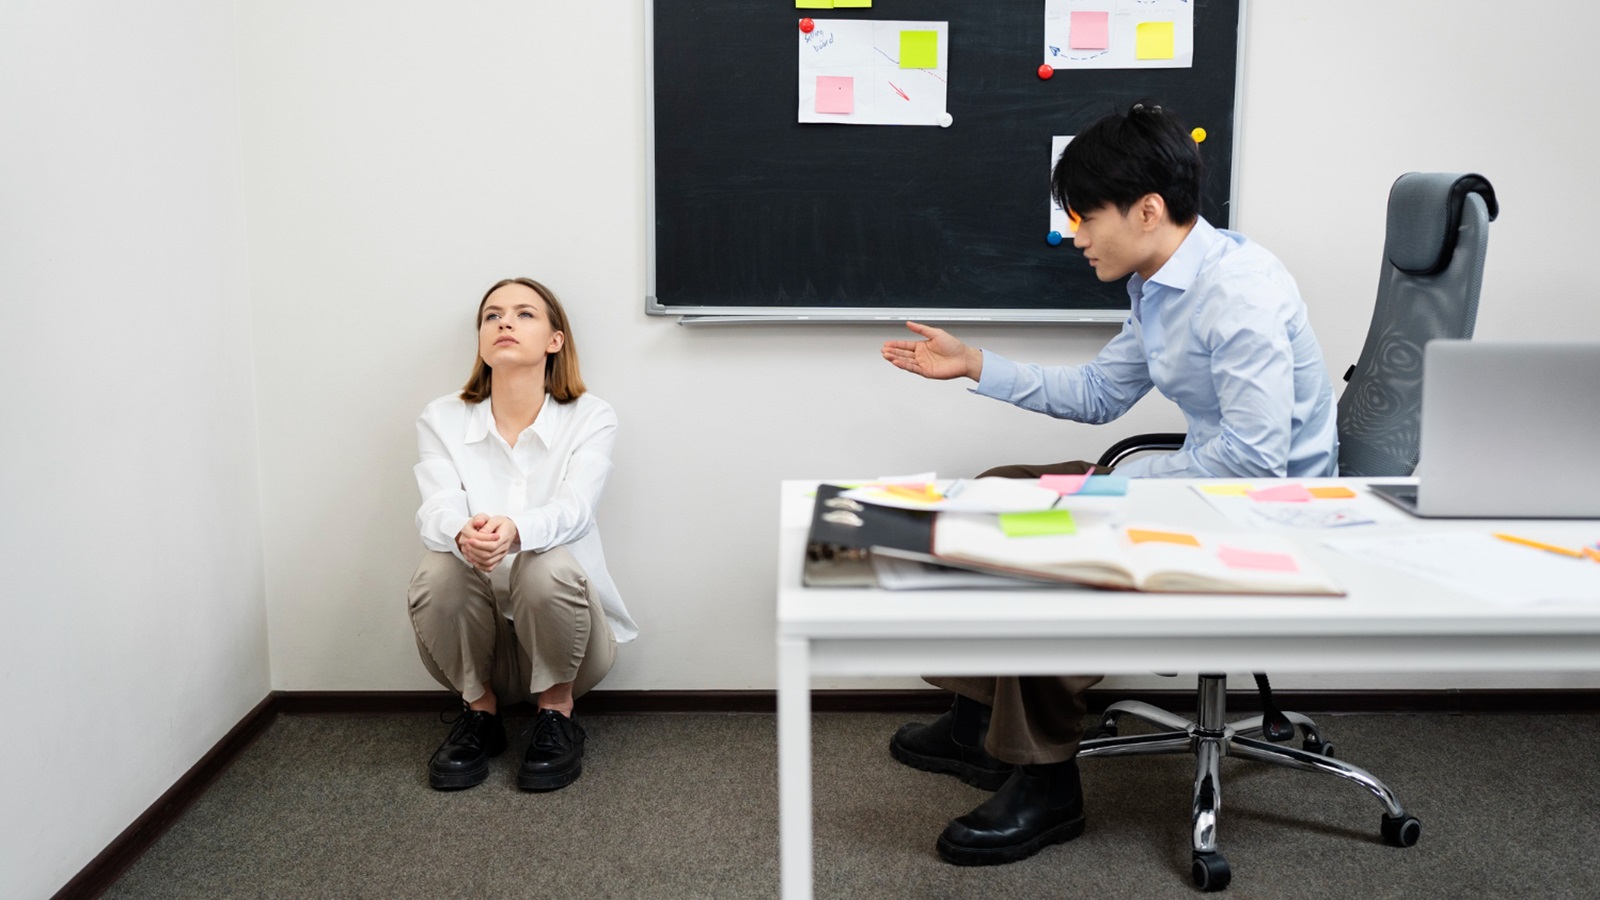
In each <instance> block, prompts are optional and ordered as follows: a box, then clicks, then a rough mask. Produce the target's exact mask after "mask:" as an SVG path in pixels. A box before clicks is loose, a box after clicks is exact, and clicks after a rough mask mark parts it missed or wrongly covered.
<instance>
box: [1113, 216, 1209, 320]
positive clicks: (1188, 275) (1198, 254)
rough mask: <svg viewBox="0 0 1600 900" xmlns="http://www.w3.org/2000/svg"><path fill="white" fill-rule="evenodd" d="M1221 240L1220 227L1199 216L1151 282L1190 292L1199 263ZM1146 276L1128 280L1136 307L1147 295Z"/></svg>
mask: <svg viewBox="0 0 1600 900" xmlns="http://www.w3.org/2000/svg"><path fill="white" fill-rule="evenodd" d="M1219 240H1222V235H1221V234H1220V233H1218V231H1217V229H1216V228H1215V227H1213V226H1212V224H1211V223H1210V222H1207V221H1206V220H1205V218H1204V217H1203V216H1197V217H1195V220H1194V227H1193V228H1191V229H1189V233H1188V234H1186V235H1184V238H1183V243H1181V244H1179V245H1178V249H1176V250H1174V251H1172V255H1171V256H1169V257H1167V261H1166V262H1165V263H1162V265H1161V268H1159V269H1157V270H1156V273H1155V274H1154V275H1151V276H1150V278H1149V280H1148V283H1149V284H1158V285H1161V286H1162V287H1169V288H1172V289H1173V290H1176V291H1187V290H1188V289H1189V287H1190V286H1191V285H1193V284H1194V279H1195V276H1196V275H1199V274H1200V266H1201V265H1202V264H1203V263H1204V262H1205V260H1206V256H1207V255H1208V254H1209V253H1210V252H1211V248H1212V246H1213V245H1214V244H1216V242H1217V241H1219ZM1145 284H1146V279H1145V278H1144V277H1143V276H1141V275H1140V274H1139V273H1138V272H1135V273H1133V277H1131V278H1129V279H1128V297H1129V298H1130V299H1132V300H1133V303H1134V306H1135V308H1137V307H1138V305H1139V300H1140V299H1141V298H1142V297H1143V296H1144V293H1145V290H1144V286H1145Z"/></svg>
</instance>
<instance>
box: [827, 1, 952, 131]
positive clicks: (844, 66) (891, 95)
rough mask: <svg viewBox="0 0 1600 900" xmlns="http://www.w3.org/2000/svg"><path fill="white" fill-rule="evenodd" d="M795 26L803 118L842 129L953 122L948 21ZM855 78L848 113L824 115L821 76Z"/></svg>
mask: <svg viewBox="0 0 1600 900" xmlns="http://www.w3.org/2000/svg"><path fill="white" fill-rule="evenodd" d="M813 23H814V27H813V28H812V30H811V31H810V32H804V31H801V30H799V29H798V28H796V29H795V35H796V48H797V50H796V52H797V53H798V54H799V87H798V100H799V105H798V121H800V122H806V123H831V124H837V125H947V124H952V123H951V122H950V120H949V118H948V117H947V116H946V115H945V110H946V100H947V94H948V88H949V81H950V63H949V46H950V33H949V30H950V29H949V23H947V22H912V21H888V20H882V21H880V20H873V19H815V20H813ZM820 76H827V77H831V78H849V79H852V98H851V100H852V106H851V111H850V112H848V113H840V112H822V111H820V109H821V108H825V107H826V106H827V104H823V106H822V107H819V97H818V89H819V87H820V85H819V77H820Z"/></svg>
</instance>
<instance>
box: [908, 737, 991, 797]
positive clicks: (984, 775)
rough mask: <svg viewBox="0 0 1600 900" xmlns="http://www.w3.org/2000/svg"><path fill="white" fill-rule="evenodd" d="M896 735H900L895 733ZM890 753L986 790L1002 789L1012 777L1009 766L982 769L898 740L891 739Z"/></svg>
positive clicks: (920, 766) (927, 769)
mask: <svg viewBox="0 0 1600 900" xmlns="http://www.w3.org/2000/svg"><path fill="white" fill-rule="evenodd" d="M895 737H899V735H895ZM889 755H890V756H892V757H894V758H895V759H897V760H899V761H900V762H902V763H905V764H906V765H908V766H910V767H911V768H913V769H920V770H922V771H924V772H934V773H936V774H939V775H954V776H956V777H957V778H959V779H961V780H962V781H963V782H965V783H967V784H970V785H972V786H973V787H975V788H982V789H983V790H986V791H998V790H1000V786H1001V785H1003V784H1005V783H1006V779H1008V778H1010V777H1011V769H1009V768H1007V769H1003V770H1000V771H991V770H989V769H980V768H978V767H977V766H974V765H972V764H971V763H965V762H962V761H960V760H957V759H950V758H948V757H943V756H925V755H923V754H921V753H917V752H915V751H912V750H907V749H906V748H904V747H902V746H900V742H899V741H898V740H890V741H889Z"/></svg>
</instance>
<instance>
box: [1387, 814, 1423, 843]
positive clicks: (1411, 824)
mask: <svg viewBox="0 0 1600 900" xmlns="http://www.w3.org/2000/svg"><path fill="white" fill-rule="evenodd" d="M1382 831H1383V840H1384V842H1385V843H1389V844H1393V845H1394V846H1396V847H1410V846H1411V845H1413V844H1415V843H1416V842H1417V838H1419V837H1422V823H1421V822H1419V821H1417V818H1416V816H1399V817H1395V816H1391V815H1389V814H1388V813H1384V814H1383V826H1382Z"/></svg>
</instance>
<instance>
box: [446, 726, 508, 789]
mask: <svg viewBox="0 0 1600 900" xmlns="http://www.w3.org/2000/svg"><path fill="white" fill-rule="evenodd" d="M505 749H506V727H505V725H504V724H503V723H502V722H501V721H500V716H499V714H498V713H487V712H482V711H480V710H476V709H468V710H464V711H463V712H462V713H461V715H460V717H459V718H457V719H456V720H455V723H454V725H453V726H452V727H451V729H450V734H449V735H447V736H446V737H445V739H444V743H442V744H440V745H439V749H437V750H435V751H433V757H432V758H431V759H429V760H428V786H429V787H432V788H434V789H435V790H440V791H454V790H460V789H461V788H469V787H472V786H473V785H475V784H482V783H483V780H484V779H485V778H488V777H489V760H490V759H491V758H493V757H496V756H499V755H500V754H501V753H504V752H505Z"/></svg>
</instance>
